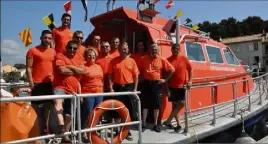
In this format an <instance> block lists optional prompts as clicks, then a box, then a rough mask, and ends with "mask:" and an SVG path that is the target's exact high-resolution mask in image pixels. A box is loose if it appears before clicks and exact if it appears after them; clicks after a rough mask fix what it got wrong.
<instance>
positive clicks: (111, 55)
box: [110, 49, 120, 59]
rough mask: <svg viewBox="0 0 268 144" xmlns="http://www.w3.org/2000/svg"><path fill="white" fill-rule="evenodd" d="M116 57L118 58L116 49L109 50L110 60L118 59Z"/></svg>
mask: <svg viewBox="0 0 268 144" xmlns="http://www.w3.org/2000/svg"><path fill="white" fill-rule="evenodd" d="M118 56H120V54H119V51H118V49H115V50H111V51H110V57H111V58H112V59H114V58H116V57H118Z"/></svg>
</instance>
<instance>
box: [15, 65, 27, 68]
mask: <svg viewBox="0 0 268 144" xmlns="http://www.w3.org/2000/svg"><path fill="white" fill-rule="evenodd" d="M14 67H15V68H17V69H25V68H26V65H25V64H14Z"/></svg>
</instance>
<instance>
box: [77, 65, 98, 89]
mask: <svg viewBox="0 0 268 144" xmlns="http://www.w3.org/2000/svg"><path fill="white" fill-rule="evenodd" d="M85 69H86V74H85V75H84V76H83V77H82V79H81V90H82V93H102V92H103V71H102V68H101V66H99V65H98V64H88V63H86V64H85Z"/></svg>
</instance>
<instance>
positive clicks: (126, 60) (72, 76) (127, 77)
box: [26, 13, 192, 142]
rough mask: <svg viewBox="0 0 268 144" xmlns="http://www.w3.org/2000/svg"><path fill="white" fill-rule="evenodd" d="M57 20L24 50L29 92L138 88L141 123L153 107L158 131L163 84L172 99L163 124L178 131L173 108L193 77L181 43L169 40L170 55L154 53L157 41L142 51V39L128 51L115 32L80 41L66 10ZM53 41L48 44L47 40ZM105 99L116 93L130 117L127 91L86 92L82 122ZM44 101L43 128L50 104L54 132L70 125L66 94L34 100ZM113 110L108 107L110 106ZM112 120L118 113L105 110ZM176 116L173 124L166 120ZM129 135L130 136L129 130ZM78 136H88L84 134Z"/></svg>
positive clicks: (177, 107) (179, 104)
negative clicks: (107, 37)
mask: <svg viewBox="0 0 268 144" xmlns="http://www.w3.org/2000/svg"><path fill="white" fill-rule="evenodd" d="M61 20H62V26H60V27H59V28H55V29H54V30H52V32H51V31H49V30H43V31H42V33H41V37H40V40H41V44H40V45H38V46H36V47H33V48H30V49H29V50H28V52H27V55H26V65H27V75H28V79H29V84H30V88H31V95H32V96H39V95H65V94H71V93H84V94H86V93H103V92H124V91H138V90H139V91H141V95H140V99H141V103H142V121H143V124H142V129H143V131H144V130H145V129H146V128H147V125H146V119H147V114H148V109H153V117H154V118H153V125H154V127H153V130H154V131H156V132H161V129H160V127H159V125H158V124H157V120H158V115H159V110H160V108H161V104H162V91H161V89H162V86H163V85H165V84H167V85H168V86H169V90H170V96H169V101H170V102H172V112H171V114H170V116H169V118H168V119H167V120H166V121H165V122H164V123H163V125H165V126H167V127H169V128H174V130H175V131H178V130H179V129H180V128H181V126H180V122H179V118H178V113H179V111H180V110H181V109H182V107H183V101H184V94H185V89H184V88H183V86H184V85H185V84H187V85H189V86H190V85H191V83H192V68H191V65H190V63H189V60H188V59H187V58H186V57H185V56H183V55H181V54H180V53H179V52H180V47H179V46H178V45H172V47H171V51H172V56H170V57H169V58H168V59H166V58H164V57H161V56H160V55H159V47H158V46H157V45H156V44H152V45H150V46H149V49H148V51H145V44H144V42H143V41H138V42H137V44H136V49H137V51H135V52H133V53H132V54H131V53H130V50H129V47H128V44H127V42H126V41H122V42H120V39H119V38H118V37H114V38H112V40H111V42H110V43H109V42H108V41H101V37H100V36H94V38H93V44H92V45H87V44H86V45H84V44H83V39H84V35H83V33H82V32H81V31H75V32H72V31H71V30H70V29H69V27H68V26H69V24H70V22H71V15H69V14H68V13H65V14H63V15H62V18H61ZM53 42H54V43H55V45H54V47H51V44H52V43H53ZM106 99H116V100H119V101H121V102H123V103H124V104H125V105H126V107H127V108H128V109H129V112H130V114H131V118H132V119H134V117H135V112H134V111H135V108H134V107H133V103H134V102H133V98H132V97H131V96H117V97H105V98H103V97H90V98H83V99H81V101H82V107H83V108H82V115H81V128H82V129H83V128H85V127H86V121H87V118H88V116H89V114H90V112H91V111H92V110H93V108H94V107H95V106H96V105H97V104H99V103H101V102H102V101H103V100H106ZM40 104H42V105H43V108H44V115H39V116H38V117H39V119H42V120H43V121H44V123H45V124H44V125H43V127H41V130H42V134H45V133H47V132H48V129H49V126H48V125H49V124H48V119H49V109H48V108H49V107H50V105H51V104H53V105H54V108H55V113H56V115H57V120H58V121H57V122H58V129H59V131H58V133H59V134H62V133H64V132H67V131H69V130H70V127H71V117H70V115H71V100H70V99H64V100H63V99H56V100H53V103H52V101H49V100H47V101H33V102H32V105H33V107H34V108H37V107H38V106H39V105H40ZM111 113H112V112H111ZM110 116H111V117H113V118H114V119H115V121H116V122H119V121H120V116H119V115H118V114H112V115H110ZM173 118H175V119H176V121H177V126H176V127H174V126H173V125H172V124H171V120H172V119H173ZM127 139H128V140H131V139H133V138H132V135H131V133H130V132H129V134H128V136H127ZM83 140H84V141H87V136H86V134H84V135H83ZM62 141H63V142H71V140H70V139H69V137H67V136H66V137H63V139H62Z"/></svg>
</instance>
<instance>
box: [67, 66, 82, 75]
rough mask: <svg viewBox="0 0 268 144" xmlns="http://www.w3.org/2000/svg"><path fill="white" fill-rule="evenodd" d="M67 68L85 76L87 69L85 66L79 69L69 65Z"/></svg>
mask: <svg viewBox="0 0 268 144" xmlns="http://www.w3.org/2000/svg"><path fill="white" fill-rule="evenodd" d="M66 68H69V69H70V70H72V71H73V72H74V73H76V74H79V75H83V74H85V68H84V67H83V66H81V67H77V66H73V65H67V66H66Z"/></svg>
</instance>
